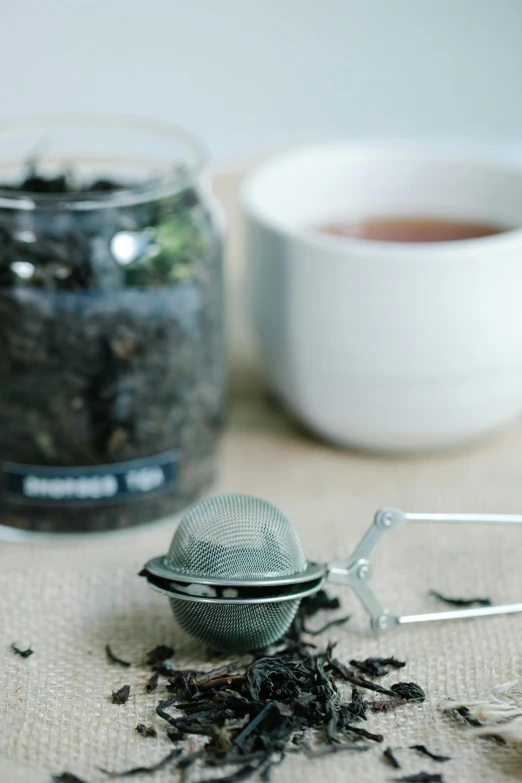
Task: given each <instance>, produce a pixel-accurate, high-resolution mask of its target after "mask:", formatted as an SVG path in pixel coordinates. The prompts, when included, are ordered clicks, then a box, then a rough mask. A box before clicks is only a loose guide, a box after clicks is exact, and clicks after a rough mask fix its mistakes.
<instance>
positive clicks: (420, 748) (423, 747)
mask: <svg viewBox="0 0 522 783" xmlns="http://www.w3.org/2000/svg"><path fill="white" fill-rule="evenodd" d="M410 750H416V751H418V752H419V753H423V754H424V755H425V756H428V757H429V758H430V759H433V761H440V762H443V761H451V756H439V755H438V754H437V753H432V752H431V750H428V748H427V747H426V745H410Z"/></svg>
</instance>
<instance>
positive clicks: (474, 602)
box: [430, 590, 492, 607]
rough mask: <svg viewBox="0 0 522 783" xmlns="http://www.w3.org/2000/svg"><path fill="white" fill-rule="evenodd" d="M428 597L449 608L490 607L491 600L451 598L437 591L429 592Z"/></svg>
mask: <svg viewBox="0 0 522 783" xmlns="http://www.w3.org/2000/svg"><path fill="white" fill-rule="evenodd" d="M430 595H432V596H433V597H434V598H436V599H437V600H438V601H441V602H442V603H444V604H449V605H450V606H460V607H465V606H491V605H492V604H491V599H490V598H451V597H449V596H447V595H443V594H442V593H439V592H438V591H437V590H430Z"/></svg>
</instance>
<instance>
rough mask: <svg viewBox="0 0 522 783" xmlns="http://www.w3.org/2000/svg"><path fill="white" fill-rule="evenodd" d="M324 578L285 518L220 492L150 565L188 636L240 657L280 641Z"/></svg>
mask: <svg viewBox="0 0 522 783" xmlns="http://www.w3.org/2000/svg"><path fill="white" fill-rule="evenodd" d="M324 573H325V570H324V568H323V567H321V566H316V565H313V564H309V563H307V561H306V558H305V556H304V554H303V550H302V547H301V542H300V540H299V536H298V535H297V531H296V530H295V528H294V526H293V525H292V524H291V522H290V521H289V520H288V519H287V518H286V517H285V516H284V514H282V513H281V511H278V509H276V508H274V506H272V505H270V503H267V502H266V501H264V500H259V499H258V498H252V497H248V496H246V495H221V496H219V497H215V498H210V499H209V500H205V501H203V502H202V503H198V504H197V505H195V506H193V507H192V508H190V509H189V510H188V511H187V513H186V514H185V515H184V516H183V518H182V519H181V522H180V523H179V526H178V528H177V530H176V532H175V533H174V537H173V539H172V543H171V545H170V549H169V551H168V553H167V555H165V557H160V558H154V559H153V560H151V561H150V562H149V563H147V566H146V567H145V576H146V577H147V579H148V580H149V582H150V583H151V584H152V586H153V587H156V588H157V589H159V590H161V592H164V593H166V594H167V595H168V597H169V599H170V605H171V607H172V611H173V613H174V617H175V618H176V620H177V622H178V623H179V625H180V626H181V628H182V629H183V630H184V631H185V632H186V633H188V634H189V635H190V636H193V637H195V638H196V639H199V640H200V641H202V642H204V643H205V644H207V645H208V646H209V647H212V648H214V649H218V650H233V651H234V652H245V651H247V650H253V649H258V648H261V647H266V646H267V645H268V644H271V643H272V642H275V641H277V639H279V638H280V637H281V636H282V635H283V634H284V633H285V632H286V631H287V630H288V628H289V626H290V623H291V622H292V620H293V619H294V616H295V613H296V612H297V609H298V606H299V603H300V600H301V598H302V597H303V596H305V595H309V594H311V593H313V592H315V591H316V590H318V589H319V587H320V586H321V584H322V581H323V577H324Z"/></svg>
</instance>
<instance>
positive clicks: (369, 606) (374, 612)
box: [327, 508, 522, 630]
mask: <svg viewBox="0 0 522 783" xmlns="http://www.w3.org/2000/svg"><path fill="white" fill-rule="evenodd" d="M406 522H443V523H450V524H473V525H475V524H511V525H522V514H425V513H409V512H405V511H400V510H399V509H396V508H381V509H379V510H378V511H377V513H376V514H375V517H374V520H373V524H372V525H371V527H370V528H369V529H368V531H367V532H366V533H365V535H364V536H363V537H362V539H361V541H360V543H359V545H358V546H357V547H356V549H355V551H354V553H353V554H352V555H351V557H349V558H348V559H347V560H334V561H333V562H331V563H329V564H328V574H327V579H328V580H329V581H331V582H336V583H337V584H343V585H347V586H349V587H351V588H352V589H353V590H354V592H355V594H356V595H357V597H358V599H359V600H360V602H361V603H362V604H363V606H364V607H365V609H366V610H367V612H368V613H369V614H370V616H371V623H372V625H373V627H374V628H378V629H379V630H387V629H388V628H392V627H395V626H397V625H406V624H410V623H425V622H432V621H434V620H461V619H465V618H469V617H488V616H491V615H497V614H513V613H515V612H522V603H519V604H500V605H499V606H485V607H477V608H471V609H455V610H451V611H448V612H428V613H426V614H411V615H394V614H392V613H391V612H390V611H389V610H388V609H385V608H384V606H383V605H382V604H381V603H380V601H379V600H378V598H377V596H376V595H375V593H374V592H373V591H372V590H371V588H370V587H369V585H368V579H369V578H370V576H371V563H370V560H369V556H370V554H371V552H372V551H373V549H374V547H375V546H376V544H377V543H378V542H379V540H380V538H381V536H382V535H383V533H384V532H385V531H386V530H390V529H391V528H393V527H398V526H400V525H404V524H405V523H406Z"/></svg>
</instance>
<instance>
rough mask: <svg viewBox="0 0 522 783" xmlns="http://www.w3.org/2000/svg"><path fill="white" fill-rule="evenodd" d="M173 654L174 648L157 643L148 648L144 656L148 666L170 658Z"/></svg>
mask: <svg viewBox="0 0 522 783" xmlns="http://www.w3.org/2000/svg"><path fill="white" fill-rule="evenodd" d="M173 655H174V649H173V648H172V647H168V646H167V645H166V644H158V645H157V646H156V647H154V649H152V650H149V652H148V653H147V656H146V658H145V660H146V662H147V663H148V664H149V666H153V665H154V664H155V663H163V661H166V660H168V659H169V658H172V656H173Z"/></svg>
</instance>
